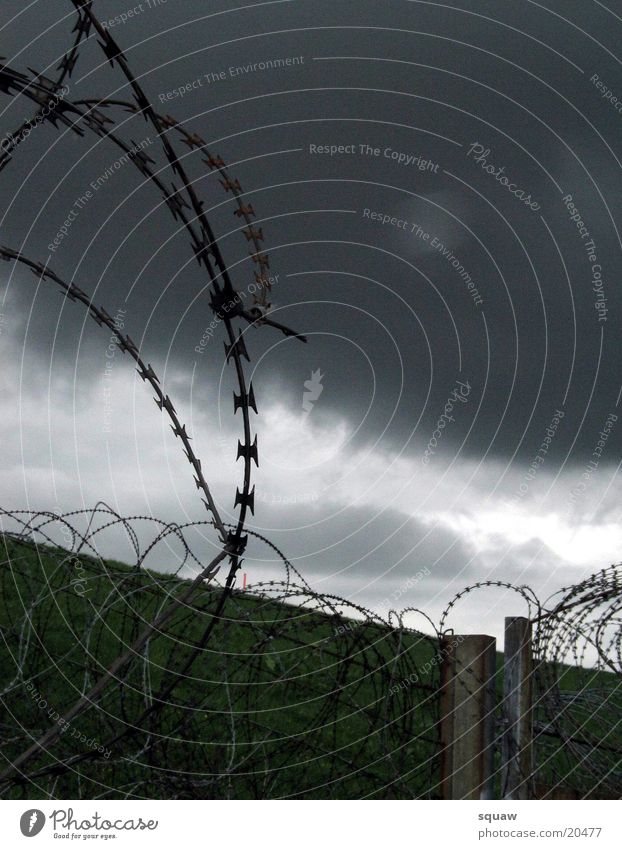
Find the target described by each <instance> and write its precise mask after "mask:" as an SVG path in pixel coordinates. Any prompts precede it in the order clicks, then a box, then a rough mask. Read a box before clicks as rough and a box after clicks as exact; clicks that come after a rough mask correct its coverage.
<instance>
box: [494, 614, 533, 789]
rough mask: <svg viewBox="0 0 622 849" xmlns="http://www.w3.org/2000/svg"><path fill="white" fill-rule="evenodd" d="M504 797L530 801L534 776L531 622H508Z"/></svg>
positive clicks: (518, 619) (513, 618)
mask: <svg viewBox="0 0 622 849" xmlns="http://www.w3.org/2000/svg"><path fill="white" fill-rule="evenodd" d="M503 719H504V722H505V729H504V733H503V740H502V744H501V760H502V767H501V796H502V797H503V798H504V799H529V798H533V795H532V792H531V791H532V788H531V783H532V776H533V659H532V654H531V622H530V621H529V619H525V618H524V617H522V616H507V617H506V619H505V648H504V658H503Z"/></svg>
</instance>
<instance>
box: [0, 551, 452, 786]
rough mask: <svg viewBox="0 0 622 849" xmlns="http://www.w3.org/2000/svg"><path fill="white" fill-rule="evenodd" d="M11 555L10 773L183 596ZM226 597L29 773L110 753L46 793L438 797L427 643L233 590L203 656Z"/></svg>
mask: <svg viewBox="0 0 622 849" xmlns="http://www.w3.org/2000/svg"><path fill="white" fill-rule="evenodd" d="M3 548H4V553H5V556H4V558H3V561H4V562H3V564H2V575H1V581H2V583H1V587H2V590H1V593H2V594H1V598H0V628H1V633H2V638H3V639H2V645H1V647H0V675H1V682H0V683H1V685H2V689H3V691H4V692H5V696H4V707H5V713H4V717H3V719H2V733H3V738H4V739H5V740H7V739H8V741H9V742H8V744H6V745H5V746H4V752H5V755H6V756H7V757H9V758H11V757H14V756H15V755H17V754H18V753H19V752H21V751H23V750H24V749H25V748H27V746H28V745H29V744H30V742H31V738H34V739H36V738H37V737H38V736H39V735H40V734H42V733H44V732H45V731H46V730H47V729H48V728H50V727H53V726H54V723H55V722H57V721H58V719H57V716H59V715H60V716H62V714H63V712H64V711H65V710H66V709H67V708H68V707H69V706H71V704H73V702H74V701H76V699H77V698H78V697H79V696H80V695H81V694H82V693H84V692H85V691H88V689H89V688H90V687H91V686H92V685H93V683H94V682H95V681H96V680H97V679H98V678H99V676H100V675H101V673H102V671H103V670H104V669H105V668H106V667H107V666H108V665H109V664H110V663H111V662H112V661H113V660H114V658H115V657H116V656H117V655H119V654H120V653H121V652H123V651H124V649H126V648H127V646H128V645H129V644H131V642H132V641H133V640H134V639H135V637H136V636H137V634H138V633H139V632H140V630H141V629H142V627H143V626H144V623H145V622H150V621H153V619H154V618H155V616H156V615H157V613H158V612H159V611H160V610H161V609H162V607H163V605H166V604H168V603H169V602H170V599H171V598H172V597H174V596H176V595H178V594H180V593H181V592H182V590H184V589H185V588H186V587H187V582H185V581H182V580H180V579H178V578H175V577H171V576H169V575H166V574H162V573H155V572H150V571H146V570H141V571H135V570H133V569H130V568H129V567H127V566H125V565H123V564H121V563H117V562H113V561H105V562H104V561H98V560H97V559H95V558H92V557H86V556H80V557H79V558H75V557H73V558H72V557H69V556H68V555H67V553H66V552H65V551H63V550H61V549H54V548H52V547H50V546H35V545H32V544H30V545H27V544H24V543H23V542H21V541H19V542H18V541H16V540H14V539H13V538H11V537H8V536H7V537H4V539H3ZM218 595H219V593H218V592H216V591H214V590H213V589H210V588H208V587H204V588H202V589H201V590H200V591H199V593H198V595H197V596H196V597H195V598H194V600H193V602H192V605H191V606H182V607H180V608H179V609H178V610H177V612H176V614H175V615H174V617H173V619H172V621H170V622H169V623H168V624H167V627H166V632H165V633H163V634H160V635H158V636H157V637H154V638H152V639H151V640H150V641H149V643H148V644H147V646H146V648H145V650H144V651H143V652H141V654H140V655H139V656H138V657H135V658H134V660H133V661H132V663H131V665H130V666H129V668H128V669H127V670H125V671H124V672H123V681H124V684H123V686H121V683H120V682H115V683H114V684H112V685H111V686H109V687H108V689H107V690H106V692H105V694H104V696H103V698H102V699H101V701H100V702H99V703H98V705H97V706H96V707H91V708H90V709H89V711H88V712H87V713H85V714H83V715H82V716H80V717H78V718H77V719H76V721H75V723H74V725H75V727H73V726H72V727H71V728H69V729H67V730H66V731H64V732H63V735H62V737H61V738H60V740H59V741H58V742H57V743H56V744H55V745H54V746H53V747H52V750H51V752H50V753H49V754H45V755H42V756H40V757H38V758H37V759H36V760H35V761H33V762H31V763H30V764H29V766H28V770H27V772H28V773H29V774H30V775H31V776H32V775H33V773H37V772H41V771H45V769H49V768H50V767H51V766H53V765H54V763H56V762H58V761H59V760H60V761H65V760H66V759H68V758H71V757H72V756H75V755H80V754H84V753H91V752H94V750H95V749H101V750H102V751H101V752H98V754H97V757H89V758H88V759H86V760H83V761H81V762H79V763H77V764H76V765H75V766H74V767H73V769H72V770H71V771H69V772H64V773H62V774H60V775H49V774H43V775H42V776H41V777H40V778H39V779H37V782H38V785H39V786H40V788H41V794H42V795H44V794H45V793H51V794H53V795H55V796H57V797H61V798H62V797H64V798H77V797H80V796H83V797H90V796H98V795H104V796H110V797H119V796H122V795H124V794H125V793H127V794H130V795H136V796H146V797H158V796H162V795H163V793H165V794H166V795H170V794H171V793H173V794H175V795H178V796H180V797H181V798H194V797H201V798H205V797H208V798H210V797H211V798H226V797H237V798H258V797H259V798H265V797H271V798H274V797H300V796H303V797H305V798H313V797H319V798H327V797H328V798H331V797H334V798H360V797H362V796H367V795H369V796H372V797H377V798H412V797H413V796H420V795H426V796H430V795H431V796H435V795H437V790H436V789H435V785H436V782H437V772H438V759H437V757H436V749H437V747H436V745H435V741H436V730H435V721H436V709H437V697H436V692H435V690H436V685H435V683H434V681H435V676H436V674H437V668H436V665H435V663H434V646H433V644H432V642H431V641H430V640H429V639H428V638H426V637H424V636H423V635H418V634H415V633H412V632H408V631H401V630H394V629H390V628H387V627H386V626H382V625H381V624H376V623H372V622H359V621H356V620H348V619H346V618H344V617H343V616H341V615H339V614H338V613H337V612H335V611H330V610H329V611H328V612H327V610H326V608H325V609H317V607H316V609H312V608H310V607H306V606H305V607H301V606H300V605H297V604H287V603H284V602H283V601H282V600H279V599H270V598H268V597H262V596H259V595H253V594H251V593H248V592H246V593H245V592H236V593H235V594H234V596H233V597H232V598H231V599H230V600H229V601H228V603H227V605H226V607H225V610H224V613H223V615H222V616H221V617H220V618H219V619H218V621H217V624H216V627H215V628H214V630H213V633H212V634H211V637H210V639H209V641H208V642H207V644H206V645H205V646H204V647H202V640H203V636H204V633H205V630H206V627H207V626H208V624H209V623H210V622H211V621H212V618H213V612H214V610H215V607H216V603H217V599H218ZM197 648H200V650H199V651H198V652H195V650H196V649H197ZM193 653H195V654H196V657H194V658H193ZM421 667H426V670H427V672H426V674H425V676H424V675H421V680H418V678H415V676H418V675H419V673H418V670H419V672H420V671H421ZM180 670H183V671H184V675H183V677H182V678H181V679H180V680H177V683H176V686H175V688H174V690H173V691H172V692H171V694H170V696H167V697H166V699H165V700H164V702H165V703H164V704H162V703H160V702H159V700H158V696H159V694H161V693H162V691H163V688H165V687H166V684H167V682H170V681H171V680H172V678H171V676H173V677H174V678H176V674H175V673H178V672H179V671H180ZM400 682H401V683H400ZM396 691H399V693H397V694H396ZM44 703H45V706H44V707H42V705H43V704H44ZM50 712H51V715H50ZM128 729H130V730H131V733H130V734H129V735H127V734H126V735H125V736H123V737H122V738H121V739H119V740H118V741H115V737H117V736H119V735H120V734H123V733H124V732H127V731H128ZM78 735H79V736H78ZM12 793H13V794H14V795H19V793H20V791H19V789H17V790H13V791H12Z"/></svg>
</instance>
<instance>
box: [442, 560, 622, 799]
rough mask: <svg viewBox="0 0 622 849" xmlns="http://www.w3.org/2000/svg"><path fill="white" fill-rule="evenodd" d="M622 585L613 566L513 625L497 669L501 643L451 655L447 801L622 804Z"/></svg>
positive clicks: (445, 727)
mask: <svg viewBox="0 0 622 849" xmlns="http://www.w3.org/2000/svg"><path fill="white" fill-rule="evenodd" d="M619 577H620V569H619V567H613V566H612V567H610V568H609V569H605V570H603V571H601V572H599V573H597V574H596V575H593V576H591V577H590V578H588V579H587V580H585V581H582V582H580V583H579V584H576V585H575V586H572V587H568V588H564V589H563V590H561V591H560V593H559V594H557V598H555V597H554V599H553V601H554V602H555V603H554V604H552V605H550V606H549V609H544V608H542V607H539V608H538V612H537V614H535V615H534V616H533V617H531V618H526V617H508V618H506V619H505V640H504V643H505V645H504V653H503V656H502V660H501V663H500V664H499V669H497V658H498V655H497V653H496V644H495V640H494V638H493V637H489V636H473V635H463V636H460V637H459V638H458V640H459V648H458V649H455V650H453V651H451V652H447V653H446V655H445V657H444V660H443V672H442V697H441V700H442V710H441V717H440V723H441V741H442V746H443V750H442V751H443V757H442V767H441V769H442V777H441V787H442V796H443V798H446V799H490V798H503V799H533V798H549V799H564V798H577V799H579V798H620V796H622V739H621V738H622V729H621V727H620V722H621V720H620V701H621V699H620V697H621V695H622V692H621V690H620V685H621V680H620V676H621V673H622V665H621V663H620V657H621V654H620V637H621V629H620V619H619V616H618V613H619V610H620V605H621V604H622V598H621V595H620V582H619ZM488 585H490V582H488ZM479 586H482V585H479ZM470 589H471V588H469V590H467V592H468V591H470Z"/></svg>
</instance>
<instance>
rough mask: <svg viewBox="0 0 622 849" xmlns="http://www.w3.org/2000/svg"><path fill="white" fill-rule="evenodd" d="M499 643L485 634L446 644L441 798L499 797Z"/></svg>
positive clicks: (443, 655)
mask: <svg viewBox="0 0 622 849" xmlns="http://www.w3.org/2000/svg"><path fill="white" fill-rule="evenodd" d="M495 652H496V641H495V638H494V637H489V636H487V635H483V634H476V635H469V636H450V637H446V638H445V639H444V640H443V641H442V643H441V658H442V665H441V705H440V707H441V723H440V737H441V746H442V752H441V796H442V798H443V799H492V798H493V795H494V740H495V703H496V698H495V681H494V676H495V669H496V653H495Z"/></svg>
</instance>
